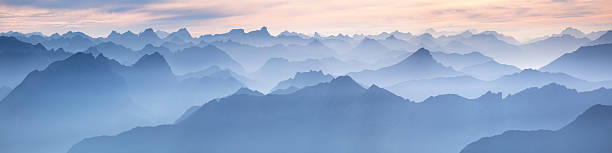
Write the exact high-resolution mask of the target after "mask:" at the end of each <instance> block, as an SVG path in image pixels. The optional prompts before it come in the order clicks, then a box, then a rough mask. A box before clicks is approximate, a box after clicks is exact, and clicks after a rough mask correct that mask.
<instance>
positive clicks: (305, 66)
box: [250, 58, 366, 91]
mask: <svg viewBox="0 0 612 153" xmlns="http://www.w3.org/2000/svg"><path fill="white" fill-rule="evenodd" d="M365 65H366V64H364V63H361V62H357V61H341V60H339V59H336V58H323V59H318V60H315V59H309V60H304V61H289V60H287V59H284V58H271V59H270V60H268V62H266V64H264V65H263V66H262V67H261V68H260V69H259V70H257V71H255V72H253V73H251V74H250V76H251V77H252V78H254V79H256V80H259V81H262V82H264V83H266V84H268V86H269V87H267V89H265V91H268V90H271V89H272V88H273V87H274V86H275V85H277V83H278V82H280V81H282V80H285V79H287V78H290V77H292V76H293V75H295V74H296V73H297V72H306V71H311V70H312V71H323V72H325V73H330V74H334V75H342V74H346V73H348V72H351V71H358V70H362V69H364V67H365Z"/></svg>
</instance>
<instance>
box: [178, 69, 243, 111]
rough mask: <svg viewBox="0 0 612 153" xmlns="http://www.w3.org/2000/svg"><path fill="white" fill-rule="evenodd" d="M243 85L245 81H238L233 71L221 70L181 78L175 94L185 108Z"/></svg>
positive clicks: (232, 91) (231, 91) (225, 93)
mask: <svg viewBox="0 0 612 153" xmlns="http://www.w3.org/2000/svg"><path fill="white" fill-rule="evenodd" d="M245 86H246V85H245V83H243V82H241V81H239V80H238V79H237V77H236V76H234V75H233V72H231V71H228V70H222V71H217V72H213V73H211V74H208V75H204V76H195V77H189V78H186V79H184V80H181V82H180V83H179V85H178V90H177V93H176V94H177V97H178V99H179V100H181V101H183V106H181V107H182V108H186V107H187V106H194V105H201V104H203V103H206V102H207V101H209V100H211V99H214V98H219V97H224V96H227V95H230V94H232V93H234V92H236V91H237V90H238V89H240V88H242V87H245ZM177 110H180V109H177Z"/></svg>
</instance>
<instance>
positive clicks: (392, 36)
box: [385, 35, 397, 40]
mask: <svg viewBox="0 0 612 153" xmlns="http://www.w3.org/2000/svg"><path fill="white" fill-rule="evenodd" d="M385 40H397V38H395V36H394V35H389V37H387V38H385Z"/></svg>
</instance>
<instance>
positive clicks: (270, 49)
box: [212, 40, 337, 71]
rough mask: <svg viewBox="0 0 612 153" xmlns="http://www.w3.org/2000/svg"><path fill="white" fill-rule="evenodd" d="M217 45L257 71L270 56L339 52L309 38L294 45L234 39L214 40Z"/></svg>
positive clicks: (323, 55) (292, 57)
mask: <svg viewBox="0 0 612 153" xmlns="http://www.w3.org/2000/svg"><path fill="white" fill-rule="evenodd" d="M212 44H214V45H215V46H218V47H219V48H221V49H223V50H224V51H227V53H228V54H229V55H230V56H232V58H235V59H236V60H237V61H239V62H240V63H241V64H243V65H244V66H246V69H248V70H250V71H255V70H256V69H257V68H259V67H261V66H262V65H263V64H265V62H267V60H269V59H270V58H284V59H288V60H292V61H302V60H307V59H320V58H332V57H335V56H337V53H336V52H335V51H334V50H332V49H330V48H328V47H327V46H325V45H324V44H323V43H321V42H320V41H319V40H309V41H308V43H305V44H303V45H301V44H292V45H287V46H285V45H274V46H265V47H256V46H251V45H245V44H240V43H238V42H236V41H234V40H229V41H224V42H213V43H212Z"/></svg>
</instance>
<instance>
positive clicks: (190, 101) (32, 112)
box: [0, 27, 612, 153]
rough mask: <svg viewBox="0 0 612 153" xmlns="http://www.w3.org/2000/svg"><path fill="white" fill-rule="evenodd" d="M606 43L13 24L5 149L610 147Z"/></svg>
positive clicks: (259, 151)
mask: <svg viewBox="0 0 612 153" xmlns="http://www.w3.org/2000/svg"><path fill="white" fill-rule="evenodd" d="M275 31H276V30H275ZM610 38H612V34H610V32H609V31H593V32H590V33H585V32H582V31H580V30H578V29H575V28H571V27H569V28H566V29H565V30H563V31H561V33H560V34H553V35H550V36H545V37H540V38H536V39H533V40H528V41H525V42H519V41H517V40H516V39H515V38H513V37H511V36H508V35H504V34H502V33H500V32H497V31H484V32H477V31H476V30H466V31H464V32H452V31H435V30H433V29H428V30H426V31H425V33H422V34H420V33H419V34H414V35H413V34H412V33H405V32H399V31H393V32H381V33H378V34H352V35H346V34H342V33H338V34H329V33H328V34H322V33H317V32H315V33H314V35H312V36H311V35H310V34H305V33H299V32H289V31H283V32H282V33H280V34H278V35H271V34H270V32H269V31H268V28H267V27H262V28H258V29H256V30H253V31H245V30H244V29H232V30H230V31H229V32H227V33H222V34H209V35H201V36H196V35H192V34H191V33H190V32H189V31H188V30H187V28H181V29H178V30H176V31H175V32H171V33H168V32H164V31H160V30H157V31H154V30H153V29H151V28H148V29H145V30H143V31H142V32H140V33H138V32H131V31H122V33H119V32H117V31H113V32H111V33H110V34H109V35H108V36H102V37H92V36H88V35H87V34H85V33H83V32H77V31H68V32H66V33H64V34H59V33H55V34H52V35H44V34H43V33H40V32H32V33H19V32H13V31H9V32H4V33H0V125H2V126H0V152H2V153H5V152H6V153H66V152H69V153H97V152H100V153H109V152H112V153H122V152H126V153H133V152H152V153H176V152H216V153H224V152H228V153H234V152H254V153H270V152H291V153H301V152H304V153H311V152H317V153H327V152H329V153H361V152H363V153H372V152H385V153H400V152H401V153H404V152H427V153H448V152H461V151H462V150H463V152H607V151H608V150H611V149H610V147H608V146H609V145H608V143H609V140H608V139H607V137H610V136H609V134H608V133H609V132H607V131H608V130H609V129H606V128H608V127H609V126H608V125H607V122H608V121H609V120H608V119H607V118H604V117H605V116H606V115H608V116H609V114H608V113H607V112H608V111H609V106H605V105H612V102H611V101H610V99H612V90H611V89H609V88H610V87H612V80H611V79H610V78H612V74H610V73H608V72H609V70H608V69H609V67H612V63H610V60H609V59H610V54H609V53H610V52H609V50H610V47H611V46H610V45H611V44H610V43H611V42H612V41H610V40H611V39H610ZM419 48H420V49H419ZM574 50H575V51H574ZM570 51H574V52H571V53H568V52H570ZM553 60H554V61H553ZM550 61H552V62H550ZM549 62H550V63H549ZM544 64H548V65H546V66H544V67H541V68H540V69H538V70H535V69H529V68H537V67H540V66H541V65H544ZM518 67H520V68H518ZM523 68H526V69H523ZM333 76H340V77H336V78H334V77H333ZM353 78H354V79H355V80H353ZM383 87H384V88H383ZM260 91H264V93H262V92H260ZM600 104H603V105H600ZM594 105H595V106H594ZM589 107H590V109H589ZM587 109H588V110H587ZM584 110H587V111H586V112H585V111H584ZM581 113H582V115H580V114H581ZM579 115H580V116H579ZM576 116H579V117H578V118H576ZM568 123H570V124H568ZM500 134H501V135H500ZM483 137H485V138H483ZM466 146H467V147H466Z"/></svg>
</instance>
